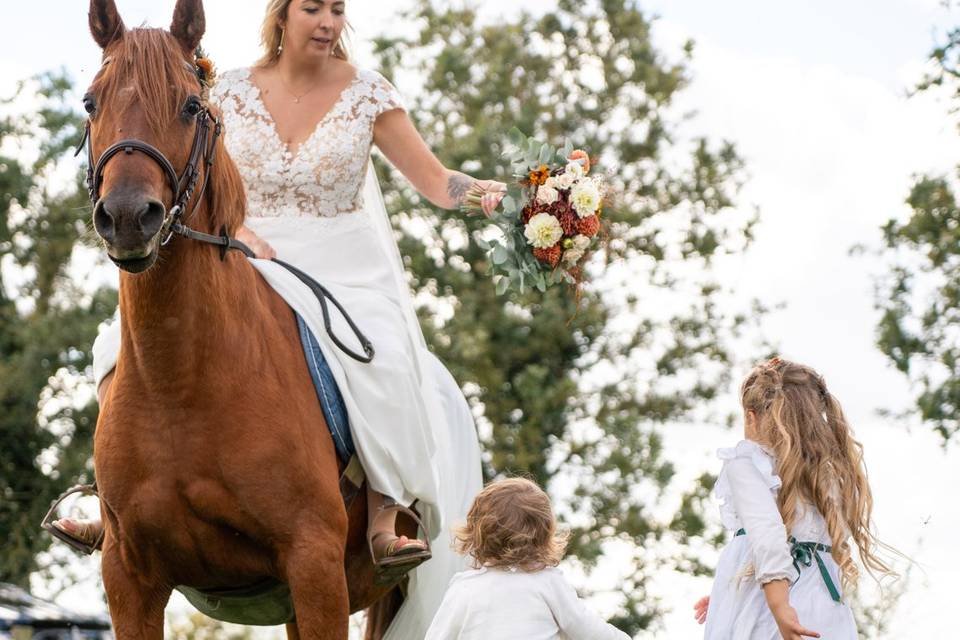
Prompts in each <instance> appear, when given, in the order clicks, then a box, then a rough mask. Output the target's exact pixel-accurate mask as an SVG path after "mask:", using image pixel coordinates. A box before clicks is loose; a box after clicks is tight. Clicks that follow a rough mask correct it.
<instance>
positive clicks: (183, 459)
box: [84, 0, 401, 640]
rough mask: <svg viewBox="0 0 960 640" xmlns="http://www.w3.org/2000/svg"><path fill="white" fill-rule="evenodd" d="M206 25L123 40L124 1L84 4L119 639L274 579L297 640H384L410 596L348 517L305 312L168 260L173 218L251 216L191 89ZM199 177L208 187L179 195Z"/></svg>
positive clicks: (101, 459)
mask: <svg viewBox="0 0 960 640" xmlns="http://www.w3.org/2000/svg"><path fill="white" fill-rule="evenodd" d="M204 27H205V25H204V14H203V7H202V4H201V1H200V0H179V1H178V2H177V5H176V9H175V13H174V18H173V23H172V25H171V27H170V31H169V32H167V31H164V30H160V29H145V28H141V29H133V30H127V29H126V28H125V27H124V25H123V22H122V20H121V19H120V16H119V14H118V12H117V8H116V6H115V3H114V0H91V3H90V29H91V32H92V34H93V37H94V39H95V40H96V42H97V43H98V44H99V45H100V47H101V48H102V49H103V67H102V68H101V70H100V71H99V73H98V74H97V76H96V78H95V79H94V81H93V84H92V85H91V87H90V89H89V91H88V93H87V96H86V98H85V100H84V102H85V106H86V109H87V111H88V112H89V113H90V120H89V140H88V144H90V157H91V158H92V159H99V161H98V162H97V165H98V166H96V168H95V171H94V172H93V174H92V177H93V180H92V183H93V185H92V187H91V198H92V199H94V200H95V201H96V202H95V206H94V226H95V227H96V230H97V233H98V234H99V235H100V236H101V238H102V239H103V242H104V244H105V246H106V249H107V253H108V255H109V257H110V258H111V260H112V261H113V262H114V263H115V264H116V265H117V266H118V267H119V268H120V270H121V272H120V309H121V323H122V324H121V327H122V329H121V333H122V337H121V344H122V346H121V351H120V359H119V361H118V363H117V367H116V373H115V377H114V379H113V383H112V385H111V387H110V390H109V395H108V397H107V398H106V399H105V402H104V406H103V407H102V410H101V413H100V418H99V422H98V423H97V430H96V437H95V449H94V461H95V467H96V476H97V483H98V487H99V492H100V497H101V514H102V516H103V521H104V524H105V528H106V533H105V539H104V542H103V562H102V570H103V582H104V587H105V588H106V592H107V599H108V602H109V607H110V615H111V617H112V618H113V623H114V627H115V633H116V637H117V638H119V639H127V638H147V639H156V640H160V638H161V637H162V635H163V623H164V615H163V614H164V608H165V605H166V603H167V600H168V598H169V596H170V594H171V591H172V590H173V589H174V588H175V587H177V586H179V585H183V586H186V587H191V588H195V589H200V590H217V589H231V588H239V587H244V586H248V585H255V584H258V583H262V582H263V581H264V580H270V579H274V580H278V581H282V582H283V583H286V584H287V585H288V586H289V591H290V599H291V600H292V603H293V609H294V611H295V617H296V622H295V623H291V624H290V625H288V634H289V635H290V636H291V637H303V638H331V639H339V640H345V639H346V638H347V635H348V617H349V614H350V613H351V612H353V611H359V610H362V609H367V608H368V607H372V608H371V609H370V620H371V621H372V622H371V623H370V624H368V629H367V637H368V638H379V637H381V634H382V631H383V629H385V627H386V625H387V624H389V622H390V620H391V618H392V616H393V614H394V613H395V612H396V608H397V606H398V603H399V602H400V600H401V598H400V595H399V591H398V588H397V587H393V588H391V587H389V586H387V587H379V586H375V585H374V580H373V563H372V560H371V558H370V554H369V551H368V550H367V547H366V542H365V529H366V520H367V517H366V500H365V494H364V493H363V492H361V495H360V497H358V498H357V499H356V500H355V501H354V502H353V503H352V504H351V507H350V509H349V513H348V511H347V509H346V508H345V506H344V502H343V500H342V498H341V495H340V490H339V486H338V479H339V470H338V461H337V458H336V454H335V451H334V446H333V441H332V438H331V437H330V435H329V432H328V431H327V429H326V423H325V420H324V414H323V412H322V409H321V407H320V404H319V402H318V400H317V394H316V392H315V390H314V388H313V386H312V383H311V378H310V375H309V372H308V369H307V365H306V360H305V358H304V354H303V351H302V347H301V342H300V338H299V334H298V328H297V323H296V318H295V316H294V314H293V312H292V311H291V309H290V308H289V307H288V306H287V305H286V303H285V302H284V301H283V300H282V299H281V298H280V297H279V296H278V295H277V294H276V293H275V292H274V291H273V290H272V289H271V288H270V287H269V286H268V285H267V284H266V283H265V282H264V280H263V279H262V278H261V277H260V275H259V274H258V272H257V271H256V270H255V269H254V268H253V267H252V266H251V265H250V264H249V262H248V261H247V259H246V258H244V257H243V256H241V255H239V254H238V253H233V254H231V255H227V256H226V257H225V259H223V260H221V256H220V253H219V252H218V251H217V249H216V248H214V247H211V246H210V245H208V244H202V243H200V242H193V241H190V240H188V239H185V238H182V237H174V238H173V240H172V241H171V242H169V243H168V244H167V243H165V240H166V239H168V238H169V235H168V234H169V229H170V228H171V222H176V221H177V220H178V219H179V218H178V216H179V214H180V213H185V212H191V213H190V217H189V219H187V220H186V221H187V222H189V223H190V224H191V225H192V226H193V227H194V228H196V230H197V231H200V232H205V233H210V234H215V233H217V232H218V231H219V230H220V229H221V228H224V227H225V229H226V231H227V232H228V233H231V235H232V233H233V232H234V231H236V230H237V228H238V227H239V226H240V225H241V223H242V220H243V216H244V212H245V210H246V201H245V196H244V190H243V184H242V183H241V178H240V175H239V173H238V172H237V169H236V167H235V165H234V164H233V162H232V161H231V159H230V157H229V155H228V154H227V151H226V149H225V148H224V146H223V141H222V139H218V138H217V136H216V133H219V124H218V119H217V118H218V115H219V114H218V112H217V111H216V109H215V108H214V107H212V106H208V105H206V104H205V103H204V102H203V97H202V96H203V93H204V92H203V91H202V86H201V83H200V81H199V80H198V76H197V73H196V68H195V63H194V51H195V50H196V48H197V46H198V45H199V43H200V38H201V37H202V35H203V32H204ZM215 125H216V126H215ZM201 126H202V127H204V129H203V131H202V132H203V133H204V134H205V135H204V136H200V135H199V133H198V132H201ZM211 131H213V133H211ZM201 137H202V140H201ZM120 140H124V141H128V142H129V141H132V143H130V144H127V143H125V144H124V145H120V146H119V147H116V146H115V143H117V142H118V141H120ZM198 140H199V141H200V142H199V144H200V145H201V149H200V153H199V155H196V154H194V153H191V150H194V151H195V150H196V145H197V144H198V142H197V141H198ZM191 145H193V147H192V146H191ZM111 147H114V148H113V149H111ZM104 154H106V155H104ZM204 160H208V161H209V163H208V162H205V161H204ZM165 163H166V164H165ZM193 165H195V166H193ZM191 166H192V168H193V170H194V173H195V176H194V177H195V179H196V183H193V184H189V183H191V182H192V181H191V180H189V179H186V180H184V181H178V174H180V173H181V172H182V173H184V174H187V173H188V172H189V171H188V170H190V169H191ZM92 169H93V168H92ZM186 178H189V176H186ZM184 183H187V184H186V186H185V185H184ZM194 186H196V187H197V188H196V190H195V191H194ZM180 205H183V206H180ZM174 210H176V211H175V213H176V214H177V215H174Z"/></svg>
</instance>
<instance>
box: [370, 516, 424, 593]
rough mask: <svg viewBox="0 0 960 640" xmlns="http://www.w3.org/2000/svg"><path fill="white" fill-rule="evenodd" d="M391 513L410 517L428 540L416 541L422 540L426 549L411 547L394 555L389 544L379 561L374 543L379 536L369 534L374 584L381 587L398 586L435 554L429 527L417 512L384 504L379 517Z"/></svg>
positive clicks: (395, 552)
mask: <svg viewBox="0 0 960 640" xmlns="http://www.w3.org/2000/svg"><path fill="white" fill-rule="evenodd" d="M390 511H396V512H398V513H402V514H404V515H406V516H409V517H410V519H412V520H413V521H414V523H416V525H417V527H418V528H419V529H422V530H423V533H424V535H425V536H426V540H420V538H414V539H415V540H420V542H423V543H424V544H425V545H426V547H425V548H424V547H418V546H413V545H411V546H410V548H409V549H400V550H399V551H394V553H392V554H391V553H390V551H389V549H390V545H389V544H388V545H387V550H386V551H385V553H384V555H383V557H382V558H379V559H378V558H377V554H376V551H374V548H373V541H374V539H375V538H376V537H377V536H376V535H374V534H373V533H372V531H371V532H368V533H367V545H368V546H369V547H370V557H371V558H372V559H373V565H374V567H375V569H376V571H375V574H374V583H375V584H377V585H379V586H384V585H391V584H397V583H398V582H400V581H401V580H403V578H404V577H406V575H407V574H408V573H409V572H410V571H412V570H413V569H415V568H416V567H418V566H420V565H421V564H423V563H424V562H426V561H427V560H429V559H430V558H432V557H433V554H432V553H431V551H430V533H429V531H427V527H426V526H425V525H424V524H423V521H422V520H421V519H420V516H419V515H417V512H416V511H414V510H412V509H409V508H407V507H405V506H403V505H401V504H397V503H393V504H384V505H383V506H382V507H380V509H379V510H378V515H379V514H380V513H387V512H390ZM371 524H372V523H371ZM394 535H396V534H394ZM398 538H399V536H398Z"/></svg>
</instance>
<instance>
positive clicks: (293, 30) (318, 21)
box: [283, 0, 347, 57]
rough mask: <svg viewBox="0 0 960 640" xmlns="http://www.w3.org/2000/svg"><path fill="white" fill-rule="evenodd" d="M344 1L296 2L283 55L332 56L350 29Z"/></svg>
mask: <svg viewBox="0 0 960 640" xmlns="http://www.w3.org/2000/svg"><path fill="white" fill-rule="evenodd" d="M346 23H347V18H346V2H344V0H293V1H292V2H291V3H290V5H289V7H288V8H287V21H286V24H285V25H284V28H285V30H286V31H285V33H284V37H283V52H284V53H287V52H289V53H290V54H292V55H295V56H307V57H322V56H329V55H331V54H332V53H333V49H334V47H335V46H336V44H337V42H339V41H340V34H341V33H343V29H344V27H345V26H346Z"/></svg>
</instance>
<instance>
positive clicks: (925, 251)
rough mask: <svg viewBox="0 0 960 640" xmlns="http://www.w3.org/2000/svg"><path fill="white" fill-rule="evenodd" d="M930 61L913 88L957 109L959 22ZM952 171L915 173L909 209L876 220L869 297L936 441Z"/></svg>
mask: <svg viewBox="0 0 960 640" xmlns="http://www.w3.org/2000/svg"><path fill="white" fill-rule="evenodd" d="M944 4H945V5H947V6H948V7H949V6H950V5H953V4H954V3H951V2H945V3H944ZM954 6H955V5H954ZM930 65H931V71H930V72H929V73H927V74H926V76H925V77H924V78H923V79H922V80H921V81H920V82H919V83H918V85H917V87H916V90H917V91H918V92H925V91H937V92H942V93H945V94H946V95H948V96H949V99H950V100H951V101H952V102H953V110H954V111H956V110H957V109H960V27H955V28H953V29H951V30H949V31H948V32H947V33H946V34H945V35H944V40H943V42H942V43H941V44H939V45H938V46H936V47H934V49H933V51H931V53H930ZM958 175H960V167H958V168H956V169H954V172H953V173H952V174H940V175H919V176H917V178H916V180H915V182H914V184H913V186H912V187H911V189H910V193H909V194H908V195H907V198H906V203H907V205H908V206H909V208H910V214H909V215H908V216H899V217H895V218H892V219H890V220H889V221H888V222H887V223H886V224H885V225H884V227H883V241H884V254H885V257H886V258H887V260H888V264H889V269H888V271H887V272H886V273H885V274H884V275H883V276H882V277H881V278H879V279H878V280H877V296H876V300H877V308H878V309H879V310H880V311H881V313H882V315H881V319H880V322H879V325H878V328H877V344H878V346H879V348H880V350H881V351H882V352H883V353H884V354H886V355H887V357H889V358H890V360H891V361H892V362H893V364H894V365H895V366H896V367H897V369H899V370H900V371H902V372H903V373H904V375H906V376H907V377H908V378H909V380H910V382H911V383H912V385H913V388H914V389H915V390H916V402H915V405H914V407H913V408H912V409H911V410H910V412H909V413H912V414H914V415H917V416H919V418H920V419H921V420H923V421H924V422H925V423H927V424H929V425H930V426H931V427H933V429H935V430H936V431H937V432H938V433H939V434H940V435H941V436H942V437H943V440H944V443H946V442H948V441H949V440H950V439H951V438H953V437H954V436H955V435H956V433H957V431H958V430H960V333H958V331H957V327H958V326H960V207H958V204H957V198H956V193H957V190H956V189H957V177H958Z"/></svg>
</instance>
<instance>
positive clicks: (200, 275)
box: [120, 237, 257, 391]
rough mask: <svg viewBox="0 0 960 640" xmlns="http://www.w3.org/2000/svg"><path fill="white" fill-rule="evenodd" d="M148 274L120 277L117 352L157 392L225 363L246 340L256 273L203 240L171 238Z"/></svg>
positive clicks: (242, 260)
mask: <svg viewBox="0 0 960 640" xmlns="http://www.w3.org/2000/svg"><path fill="white" fill-rule="evenodd" d="M161 252H162V253H161V256H160V258H159V260H158V262H157V264H155V265H154V266H153V267H152V268H151V269H150V270H149V271H147V272H145V273H143V274H139V275H130V274H121V278H120V318H121V323H122V325H121V326H122V331H121V333H122V347H121V353H123V354H124V356H123V357H124V358H125V359H128V360H129V361H128V362H125V363H124V364H125V366H130V367H134V368H135V369H136V370H137V373H138V376H139V377H142V378H143V379H144V380H145V381H147V382H149V383H150V387H151V388H152V389H155V390H157V391H161V390H166V391H169V390H170V389H171V385H172V386H173V387H177V388H180V387H178V385H179V384H180V383H181V382H182V381H183V380H184V379H187V380H195V379H196V376H198V375H202V374H203V372H204V371H206V370H208V369H210V368H220V369H222V368H223V367H225V366H226V367H229V366H231V362H236V361H237V359H238V358H242V357H243V356H244V354H245V352H246V351H247V350H245V349H243V348H239V347H240V345H239V344H235V343H237V342H239V341H240V340H242V339H243V338H244V336H246V338H247V339H250V338H252V337H253V336H251V335H250V334H249V333H248V332H247V331H245V330H244V326H245V325H248V324H250V325H253V324H255V323H254V322H253V320H254V319H255V318H256V317H257V309H256V303H255V302H254V301H253V300H252V298H253V297H254V296H253V294H254V289H255V288H256V275H255V273H254V269H253V268H252V266H250V265H249V264H247V263H246V259H245V258H244V257H243V256H241V255H240V254H234V255H230V256H228V258H227V259H226V260H224V261H223V262H221V261H220V252H219V250H218V249H217V248H216V247H214V246H212V245H208V244H203V243H200V242H196V241H191V240H187V239H186V238H179V237H178V238H175V239H174V241H173V242H171V243H170V245H169V246H167V247H164V248H162V249H161Z"/></svg>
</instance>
